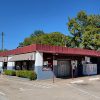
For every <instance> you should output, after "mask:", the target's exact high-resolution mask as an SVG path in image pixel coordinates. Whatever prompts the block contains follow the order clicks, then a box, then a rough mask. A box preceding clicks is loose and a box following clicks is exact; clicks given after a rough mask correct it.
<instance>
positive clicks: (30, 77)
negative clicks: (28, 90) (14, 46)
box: [29, 71, 37, 80]
mask: <svg viewBox="0 0 100 100" xmlns="http://www.w3.org/2000/svg"><path fill="white" fill-rule="evenodd" d="M29 79H30V80H36V79H37V74H36V73H35V72H33V71H30V72H29Z"/></svg>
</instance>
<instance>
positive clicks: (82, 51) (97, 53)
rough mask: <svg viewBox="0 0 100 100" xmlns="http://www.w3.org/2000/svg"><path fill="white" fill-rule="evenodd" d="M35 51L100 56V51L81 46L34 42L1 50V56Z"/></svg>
mask: <svg viewBox="0 0 100 100" xmlns="http://www.w3.org/2000/svg"><path fill="white" fill-rule="evenodd" d="M35 51H40V52H47V53H60V54H71V55H83V56H96V57H100V51H95V50H87V49H80V48H68V47H61V46H50V45H41V44H32V45H29V46H25V47H21V48H17V49H14V50H9V51H6V52H1V53H0V56H9V55H16V54H23V53H29V52H35Z"/></svg>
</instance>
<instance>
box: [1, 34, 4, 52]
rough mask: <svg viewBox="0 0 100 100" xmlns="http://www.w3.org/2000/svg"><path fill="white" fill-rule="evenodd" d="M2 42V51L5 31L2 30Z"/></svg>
mask: <svg viewBox="0 0 100 100" xmlns="http://www.w3.org/2000/svg"><path fill="white" fill-rule="evenodd" d="M1 43H2V51H3V50H4V33H3V32H2V41H1Z"/></svg>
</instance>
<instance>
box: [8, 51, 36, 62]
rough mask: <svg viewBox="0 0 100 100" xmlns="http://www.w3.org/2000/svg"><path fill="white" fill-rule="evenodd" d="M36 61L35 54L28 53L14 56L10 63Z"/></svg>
mask: <svg viewBox="0 0 100 100" xmlns="http://www.w3.org/2000/svg"><path fill="white" fill-rule="evenodd" d="M23 60H35V53H26V54H20V55H14V56H12V57H11V58H10V59H9V61H23Z"/></svg>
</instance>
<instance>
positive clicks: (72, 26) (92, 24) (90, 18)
mask: <svg viewBox="0 0 100 100" xmlns="http://www.w3.org/2000/svg"><path fill="white" fill-rule="evenodd" d="M68 29H69V31H70V33H71V35H72V37H71V47H80V48H86V49H95V50H98V49H99V48H100V15H87V14H86V12H85V11H81V12H79V13H78V14H77V16H76V17H75V18H71V19H70V18H69V22H68Z"/></svg>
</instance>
